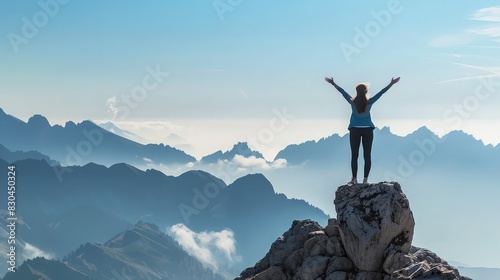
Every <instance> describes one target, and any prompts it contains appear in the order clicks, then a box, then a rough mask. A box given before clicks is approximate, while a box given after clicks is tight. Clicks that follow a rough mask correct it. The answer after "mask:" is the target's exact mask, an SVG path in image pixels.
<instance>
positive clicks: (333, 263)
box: [326, 256, 353, 275]
mask: <svg viewBox="0 0 500 280" xmlns="http://www.w3.org/2000/svg"><path fill="white" fill-rule="evenodd" d="M352 269H353V265H352V262H351V261H350V260H349V259H348V258H346V257H336V256H333V257H332V258H331V259H330V263H329V264H328V268H327V269H326V275H330V274H332V273H334V272H336V271H350V270H352Z"/></svg>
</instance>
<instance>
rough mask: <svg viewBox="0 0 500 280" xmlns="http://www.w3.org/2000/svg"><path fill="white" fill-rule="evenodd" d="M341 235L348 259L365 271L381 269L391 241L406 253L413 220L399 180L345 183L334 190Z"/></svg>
mask: <svg viewBox="0 0 500 280" xmlns="http://www.w3.org/2000/svg"><path fill="white" fill-rule="evenodd" d="M335 210H336V211H337V220H338V223H339V228H340V237H341V240H342V244H343V245H344V249H345V251H346V254H347V256H348V257H349V259H350V260H351V261H352V262H353V263H354V265H355V266H356V267H357V268H358V269H360V270H364V271H375V272H377V271H381V270H382V264H383V262H384V253H385V252H386V250H387V248H388V247H389V246H390V245H391V244H393V245H394V246H395V247H397V248H398V250H399V251H400V252H402V253H408V251H409V250H410V247H411V241H412V239H413V228H414V226H415V221H414V219H413V214H412V212H411V210H410V205H409V202H408V199H407V198H406V195H405V194H404V193H403V191H402V190H401V186H400V185H399V184H398V183H386V182H385V183H379V184H373V185H370V186H365V185H345V186H341V187H339V188H338V190H337V192H336V193H335Z"/></svg>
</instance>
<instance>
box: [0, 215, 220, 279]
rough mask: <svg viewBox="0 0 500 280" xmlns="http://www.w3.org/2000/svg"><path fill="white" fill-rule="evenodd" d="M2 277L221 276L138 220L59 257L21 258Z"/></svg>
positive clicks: (169, 277) (155, 277)
mask: <svg viewBox="0 0 500 280" xmlns="http://www.w3.org/2000/svg"><path fill="white" fill-rule="evenodd" d="M3 279H4V280H39V279H50V280H68V279H72V280H80V279H82V280H83V279H87V280H88V279H92V280H112V279H113V280H122V279H137V280H142V279H144V280H149V279H185V280H189V279H200V280H223V279H225V278H224V277H223V276H221V275H218V274H214V273H213V272H212V271H210V270H209V269H208V268H205V267H204V266H203V264H202V263H200V261H198V260H197V259H195V258H194V257H193V256H190V255H189V254H188V253H186V252H185V251H184V250H183V249H182V248H181V247H180V245H179V244H178V243H177V242H176V241H175V240H174V239H172V238H171V237H170V236H168V235H166V234H165V233H163V232H162V231H161V230H160V229H159V228H158V226H156V225H154V224H150V223H145V222H139V223H137V224H136V225H135V226H134V227H133V228H132V229H127V230H125V231H123V232H121V233H119V234H118V235H116V236H115V237H113V238H112V239H110V240H108V241H107V242H105V243H104V244H103V245H101V244H97V243H86V244H83V245H81V246H80V247H78V249H76V250H74V251H72V252H71V253H69V254H68V255H66V256H65V257H64V258H63V259H62V260H61V261H58V260H47V259H45V258H43V257H38V258H35V259H31V260H28V261H26V262H24V263H23V264H22V265H21V266H20V267H19V268H18V270H17V271H16V272H15V273H13V272H9V273H7V274H6V275H5V277H4V278H3Z"/></svg>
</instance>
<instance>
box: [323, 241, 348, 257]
mask: <svg viewBox="0 0 500 280" xmlns="http://www.w3.org/2000/svg"><path fill="white" fill-rule="evenodd" d="M326 252H327V254H328V255H330V256H339V257H343V256H345V250H344V246H343V245H342V243H341V241H340V236H332V237H330V239H328V241H327V243H326Z"/></svg>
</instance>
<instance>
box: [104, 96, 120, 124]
mask: <svg viewBox="0 0 500 280" xmlns="http://www.w3.org/2000/svg"><path fill="white" fill-rule="evenodd" d="M116 103H117V100H116V96H113V97H111V98H109V99H108V100H107V101H106V105H107V106H108V112H110V113H112V114H113V119H114V118H116V116H117V115H118V108H117V107H116Z"/></svg>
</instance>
